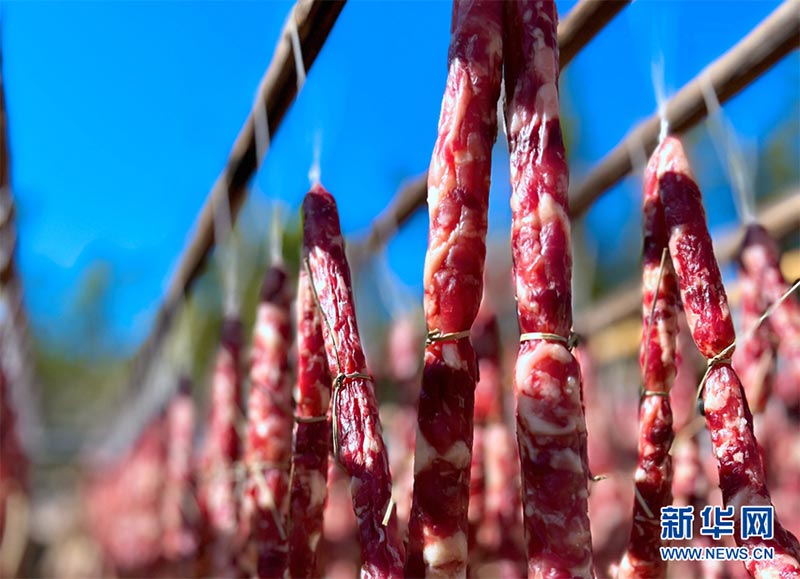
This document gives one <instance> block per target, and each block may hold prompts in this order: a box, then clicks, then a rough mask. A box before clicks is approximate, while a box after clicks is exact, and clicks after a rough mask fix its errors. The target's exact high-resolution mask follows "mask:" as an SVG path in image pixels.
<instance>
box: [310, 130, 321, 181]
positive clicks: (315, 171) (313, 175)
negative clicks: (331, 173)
mask: <svg viewBox="0 0 800 579" xmlns="http://www.w3.org/2000/svg"><path fill="white" fill-rule="evenodd" d="M321 160H322V132H321V131H317V132H316V133H315V134H314V157H313V160H312V162H311V167H310V168H309V169H308V183H309V185H310V186H311V187H313V186H314V185H319V184H320V180H321V178H322V169H321V165H320V162H321Z"/></svg>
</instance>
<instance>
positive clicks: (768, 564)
mask: <svg viewBox="0 0 800 579" xmlns="http://www.w3.org/2000/svg"><path fill="white" fill-rule="evenodd" d="M653 163H654V164H655V166H656V171H657V179H658V184H659V190H660V194H661V200H662V203H663V204H664V215H665V221H666V224H667V228H668V230H669V249H670V253H671V255H672V261H673V266H674V268H675V273H676V275H677V278H678V283H679V286H680V291H681V298H682V300H683V305H684V310H685V312H686V317H687V320H688V322H689V328H690V330H691V333H692V337H693V338H694V341H695V344H697V347H698V349H699V350H700V351H701V352H702V353H703V355H704V356H705V357H706V358H707V359H708V360H709V366H708V370H707V372H706V375H705V379H704V387H703V403H704V410H705V416H706V424H707V425H708V429H709V431H710V433H711V443H712V448H713V451H714V456H715V457H716V460H717V468H718V470H719V481H720V488H721V489H722V497H723V501H724V503H725V505H726V506H728V505H731V506H733V507H734V522H735V526H736V532H735V533H734V537H735V539H736V542H737V544H738V545H740V546H747V547H755V546H769V547H773V548H774V549H775V558H774V559H772V560H765V561H761V560H755V559H753V560H749V561H747V562H746V563H745V565H746V567H747V570H748V572H749V573H750V574H751V575H753V576H755V577H767V576H770V577H774V576H781V575H783V576H791V575H792V574H794V575H796V574H798V573H800V562H798V559H800V546H799V545H798V542H797V539H795V538H794V537H793V536H792V535H791V534H790V533H789V532H788V531H786V529H785V528H784V527H783V526H782V525H781V524H780V522H779V521H778V520H777V518H776V520H775V528H774V538H773V539H762V538H761V537H751V538H749V539H742V538H741V534H740V532H739V529H740V525H741V511H740V507H741V506H770V505H771V504H772V503H771V500H770V494H769V491H768V490H767V486H766V481H765V476H764V469H763V466H762V462H761V458H760V453H759V449H758V445H757V443H756V439H755V436H754V435H753V419H752V415H751V413H750V409H749V407H748V405H747V400H746V399H745V397H744V389H743V388H742V385H741V382H740V381H739V378H738V377H737V376H736V373H735V372H734V371H733V368H732V367H731V364H730V358H729V356H730V354H731V353H732V348H733V343H734V339H735V334H734V329H733V322H732V320H731V316H730V311H729V309H728V302H727V296H726V294H725V288H724V287H723V285H722V278H721V276H720V273H719V266H718V264H717V261H716V259H715V257H714V250H713V246H712V244H711V236H710V235H709V233H708V229H707V226H706V220H705V211H704V209H703V203H702V198H701V194H700V189H699V188H698V186H697V184H696V182H695V179H694V176H693V175H692V172H691V170H690V168H689V163H688V161H687V159H686V155H685V153H684V151H683V147H682V145H681V143H680V141H678V140H677V139H676V138H674V137H668V138H667V139H665V141H664V142H663V143H662V144H661V145H660V146H659V147H658V149H656V151H655V153H654V160H653Z"/></svg>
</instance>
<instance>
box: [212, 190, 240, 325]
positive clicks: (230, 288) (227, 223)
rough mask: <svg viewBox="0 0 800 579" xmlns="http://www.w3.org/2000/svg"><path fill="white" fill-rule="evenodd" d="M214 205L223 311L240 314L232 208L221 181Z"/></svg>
mask: <svg viewBox="0 0 800 579" xmlns="http://www.w3.org/2000/svg"><path fill="white" fill-rule="evenodd" d="M211 198H212V200H213V203H214V238H215V239H216V240H217V247H218V248H219V249H218V251H219V254H218V256H219V261H220V269H221V270H222V287H223V311H224V313H225V315H226V316H229V315H236V314H238V312H239V298H238V287H237V279H236V278H237V275H236V273H237V263H236V248H235V247H234V236H233V235H232V231H231V206H230V200H229V199H228V196H227V195H226V194H225V187H223V186H222V185H221V182H220V181H217V183H216V184H215V185H214V190H213V192H212V194H211Z"/></svg>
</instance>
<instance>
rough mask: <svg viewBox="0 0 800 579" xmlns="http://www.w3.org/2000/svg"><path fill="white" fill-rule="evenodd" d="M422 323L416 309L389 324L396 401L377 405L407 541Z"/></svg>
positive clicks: (390, 373) (390, 375)
mask: <svg viewBox="0 0 800 579" xmlns="http://www.w3.org/2000/svg"><path fill="white" fill-rule="evenodd" d="M424 328H425V326H424V325H423V323H422V320H421V319H420V318H419V317H418V316H417V314H416V312H406V313H404V314H403V315H401V316H400V317H398V318H397V319H396V320H395V321H394V322H393V323H392V325H391V329H390V332H389V340H388V344H387V349H388V351H387V362H388V378H389V379H390V380H391V382H392V386H393V387H394V388H395V389H396V390H397V393H398V398H399V400H398V403H397V404H382V405H381V421H382V423H383V425H384V427H385V430H384V433H385V435H386V444H387V446H388V450H389V464H390V466H391V470H392V480H393V481H394V490H393V492H392V496H393V497H394V500H395V505H396V509H397V521H398V525H399V530H400V536H401V537H403V540H404V541H407V540H408V520H409V517H410V515H411V495H412V493H413V489H414V446H415V443H416V441H415V439H416V433H417V408H416V406H417V401H418V400H419V388H420V375H421V371H422V352H423V350H424V348H425V332H424Z"/></svg>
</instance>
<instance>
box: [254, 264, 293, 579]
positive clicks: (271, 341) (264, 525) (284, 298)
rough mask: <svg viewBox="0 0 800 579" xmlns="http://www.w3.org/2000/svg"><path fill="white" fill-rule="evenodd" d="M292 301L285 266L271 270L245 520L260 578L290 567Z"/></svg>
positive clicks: (262, 316)
mask: <svg viewBox="0 0 800 579" xmlns="http://www.w3.org/2000/svg"><path fill="white" fill-rule="evenodd" d="M291 300H292V293H291V286H290V284H289V281H288V276H287V274H286V271H285V269H284V267H283V266H282V265H274V266H272V267H270V268H269V270H268V271H267V273H266V275H265V277H264V282H263V285H262V287H261V296H260V300H259V303H258V308H257V309H256V322H255V330H254V335H253V347H252V354H251V356H252V359H251V364H250V396H249V398H248V400H247V443H246V448H245V453H244V466H245V469H246V478H245V483H244V491H243V497H242V521H241V524H242V526H243V528H244V529H246V531H245V537H246V538H245V540H246V542H247V550H248V554H249V555H250V557H251V558H254V559H255V561H256V575H257V576H258V577H283V576H284V575H285V574H286V571H287V564H288V540H287V534H286V527H287V520H286V518H287V516H288V512H289V467H290V464H289V461H290V459H291V456H292V426H293V421H292V384H291V375H290V372H289V348H290V347H291V334H292V330H291V314H290V311H289V310H290V307H291ZM253 556H254V557H253Z"/></svg>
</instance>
